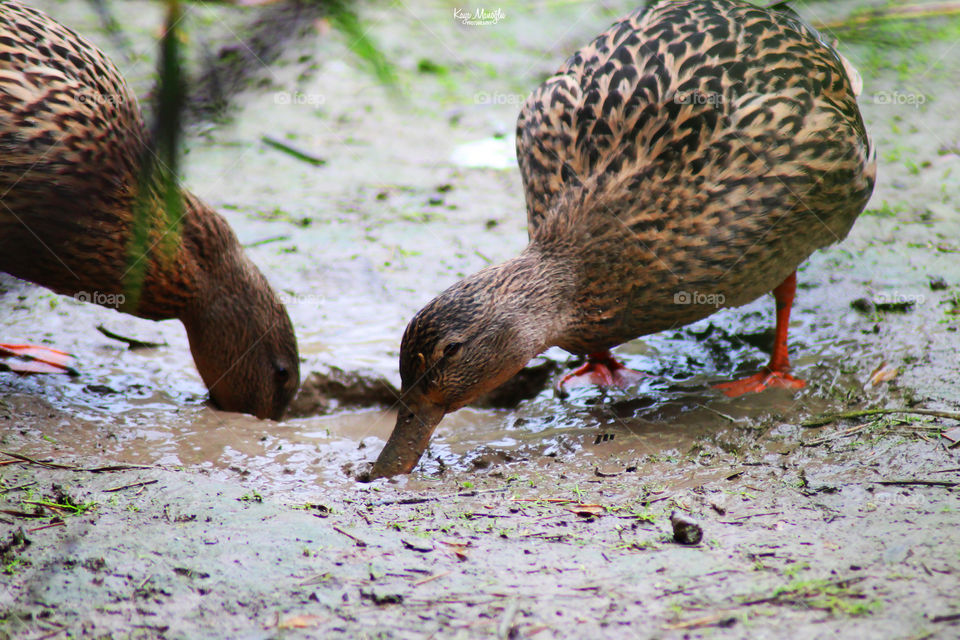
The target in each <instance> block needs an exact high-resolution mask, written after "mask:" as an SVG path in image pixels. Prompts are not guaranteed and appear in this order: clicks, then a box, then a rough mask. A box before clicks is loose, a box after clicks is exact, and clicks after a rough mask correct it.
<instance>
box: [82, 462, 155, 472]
mask: <svg viewBox="0 0 960 640" xmlns="http://www.w3.org/2000/svg"><path fill="white" fill-rule="evenodd" d="M152 468H153V466H152V465H149V464H112V465H110V466H107V467H94V468H92V469H82V471H89V472H90V473H104V472H107V471H127V470H129V469H152Z"/></svg>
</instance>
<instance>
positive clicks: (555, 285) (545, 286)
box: [490, 245, 574, 364]
mask: <svg viewBox="0 0 960 640" xmlns="http://www.w3.org/2000/svg"><path fill="white" fill-rule="evenodd" d="M490 269H491V270H492V271H493V272H494V273H493V274H491V275H493V276H494V279H495V282H496V286H495V287H493V292H494V296H495V298H494V299H493V300H491V302H492V303H493V304H495V305H497V306H499V307H501V308H502V312H503V313H505V314H507V315H508V317H510V319H513V320H515V322H513V325H514V327H515V329H516V331H517V335H516V341H517V344H519V345H521V350H522V351H523V354H522V355H523V358H524V364H525V363H526V361H528V360H529V359H530V358H532V357H534V356H536V355H538V354H540V353H542V352H543V351H545V350H546V349H548V348H550V347H552V346H554V345H556V344H558V342H559V341H560V340H561V339H562V337H563V335H564V334H565V333H566V330H567V326H568V324H569V322H570V304H569V301H570V299H571V296H572V292H573V287H574V279H573V277H572V275H571V272H570V269H569V266H568V265H567V264H566V263H565V262H564V261H563V260H560V259H558V258H557V256H554V255H552V254H551V253H550V252H548V251H544V250H542V249H541V248H539V247H537V246H535V245H530V246H528V247H527V248H526V249H524V251H523V252H522V253H521V254H520V255H518V256H517V257H515V258H512V259H510V260H508V261H506V262H504V263H502V264H500V265H497V266H495V267H490Z"/></svg>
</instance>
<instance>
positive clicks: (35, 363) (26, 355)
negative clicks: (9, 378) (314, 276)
mask: <svg viewBox="0 0 960 640" xmlns="http://www.w3.org/2000/svg"><path fill="white" fill-rule="evenodd" d="M3 358H14V360H13V361H11V362H10V363H8V364H0V371H13V372H14V373H20V374H24V375H25V374H28V373H67V374H70V375H72V376H75V375H78V372H77V370H76V369H74V368H73V367H72V366H71V364H72V363H73V356H71V355H70V354H69V353H66V352H65V351H59V350H57V349H51V348H50V347H41V346H38V345H32V344H2V343H0V359H3Z"/></svg>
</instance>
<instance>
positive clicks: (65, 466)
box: [0, 451, 77, 469]
mask: <svg viewBox="0 0 960 640" xmlns="http://www.w3.org/2000/svg"><path fill="white" fill-rule="evenodd" d="M0 453H2V454H3V455H6V456H10V457H11V458H16V459H18V460H23V461H24V462H29V463H30V464H36V465H40V466H41V467H49V468H51V469H76V468H77V467H76V466H74V465H70V464H57V463H56V462H43V461H41V460H36V459H34V458H31V457H29V456H25V455H23V454H22V453H14V452H13V451H0Z"/></svg>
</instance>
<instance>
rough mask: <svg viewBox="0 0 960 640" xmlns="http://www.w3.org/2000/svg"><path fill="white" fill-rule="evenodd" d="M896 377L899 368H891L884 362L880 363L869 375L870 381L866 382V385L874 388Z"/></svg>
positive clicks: (898, 373)
mask: <svg viewBox="0 0 960 640" xmlns="http://www.w3.org/2000/svg"><path fill="white" fill-rule="evenodd" d="M898 375H900V368H899V367H891V366H890V365H888V364H887V363H886V362H881V363H880V366H879V367H877V368H876V369H874V370H873V373H871V374H870V380H869V381H867V385H868V386H871V387H875V386H877V385H878V384H880V383H881V382H888V381H890V380H893V379H894V378H896V377H897V376H898Z"/></svg>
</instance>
